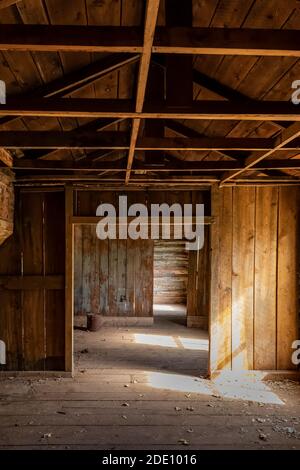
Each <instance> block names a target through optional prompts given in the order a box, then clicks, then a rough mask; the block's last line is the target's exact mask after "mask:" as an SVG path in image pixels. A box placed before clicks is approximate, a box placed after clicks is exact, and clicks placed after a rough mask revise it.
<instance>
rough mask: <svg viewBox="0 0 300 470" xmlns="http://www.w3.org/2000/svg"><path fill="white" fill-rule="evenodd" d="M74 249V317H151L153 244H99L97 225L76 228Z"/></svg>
mask: <svg viewBox="0 0 300 470" xmlns="http://www.w3.org/2000/svg"><path fill="white" fill-rule="evenodd" d="M74 246H75V250H74V252H75V315H87V314H90V313H93V314H99V315H103V316H105V317H109V316H110V317H130V316H137V317H148V316H151V315H152V298H153V288H152V285H153V242H152V241H151V240H130V239H128V240H99V239H98V238H97V235H96V225H77V226H76V228H75V242H74ZM77 267H78V270H76V268H77Z"/></svg>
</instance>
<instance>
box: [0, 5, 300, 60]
mask: <svg viewBox="0 0 300 470" xmlns="http://www.w3.org/2000/svg"><path fill="white" fill-rule="evenodd" d="M156 3H159V2H158V0H152V1H149V2H148V5H150V8H149V11H150V14H149V15H148V23H149V24H150V22H153V23H154V22H156V17H157V14H156V11H157V10H156ZM154 27H155V24H154ZM152 35H154V30H153V32H152ZM0 50H18V51H43V52H44V51H85V52H127V53H128V52H131V53H143V50H144V43H143V30H142V29H141V28H139V27H134V26H130V27H128V26H82V25H41V24H39V25H37V24H34V25H29V24H16V25H15V24H13V25H11V24H2V25H1V29H0ZM150 52H155V53H163V54H193V55H198V54H217V55H255V56H289V57H300V46H299V31H297V30H288V29H284V30H279V29H278V30H268V29H246V28H243V29H237V28H195V27H194V28H188V27H157V28H156V32H155V37H154V38H153V41H151V45H150Z"/></svg>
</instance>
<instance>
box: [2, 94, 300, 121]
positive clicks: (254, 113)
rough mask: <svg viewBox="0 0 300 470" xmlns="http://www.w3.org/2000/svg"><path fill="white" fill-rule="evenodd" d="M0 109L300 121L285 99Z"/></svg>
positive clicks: (71, 102) (8, 109) (7, 109)
mask: <svg viewBox="0 0 300 470" xmlns="http://www.w3.org/2000/svg"><path fill="white" fill-rule="evenodd" d="M1 112H2V113H3V114H6V115H10V116H44V117H94V118H120V119H126V118H129V119H204V120H209V119H214V120H241V121H243V120H252V121H253V120H254V121H274V120H280V121H300V108H299V106H295V105H294V104H293V103H291V102H289V101H251V102H249V103H248V104H247V105H246V106H245V104H244V103H239V102H229V101H206V100H205V101H194V103H193V104H192V106H187V107H186V108H183V107H180V106H178V107H176V106H168V105H167V104H166V103H162V104H155V103H153V104H150V103H149V104H148V103H147V104H145V106H144V107H143V110H142V111H137V109H136V107H135V105H134V103H132V101H131V100H126V99H119V100H118V99H112V100H110V99H99V98H95V99H86V98H69V99H63V98H58V99H56V98H48V99H22V98H20V99H15V98H14V99H9V98H8V100H7V104H5V105H1Z"/></svg>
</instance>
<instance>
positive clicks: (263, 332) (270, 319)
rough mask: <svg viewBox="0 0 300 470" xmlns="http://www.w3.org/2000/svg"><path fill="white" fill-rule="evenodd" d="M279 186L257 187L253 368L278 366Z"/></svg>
mask: <svg viewBox="0 0 300 470" xmlns="http://www.w3.org/2000/svg"><path fill="white" fill-rule="evenodd" d="M277 211H278V188H276V187H272V188H257V189H256V222H255V273H254V274H255V286H254V289H255V298H254V345H255V347H254V368H255V369H258V370H259V369H265V370H274V369H276V348H274V344H276V284H277V224H278V220H277Z"/></svg>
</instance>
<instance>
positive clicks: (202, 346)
mask: <svg viewBox="0 0 300 470" xmlns="http://www.w3.org/2000/svg"><path fill="white" fill-rule="evenodd" d="M134 340H135V342H136V343H137V344H144V345H147V346H161V347H167V348H182V349H189V350H194V351H208V339H196V338H183V337H182V336H169V335H149V334H141V333H136V334H135V335H134Z"/></svg>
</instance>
